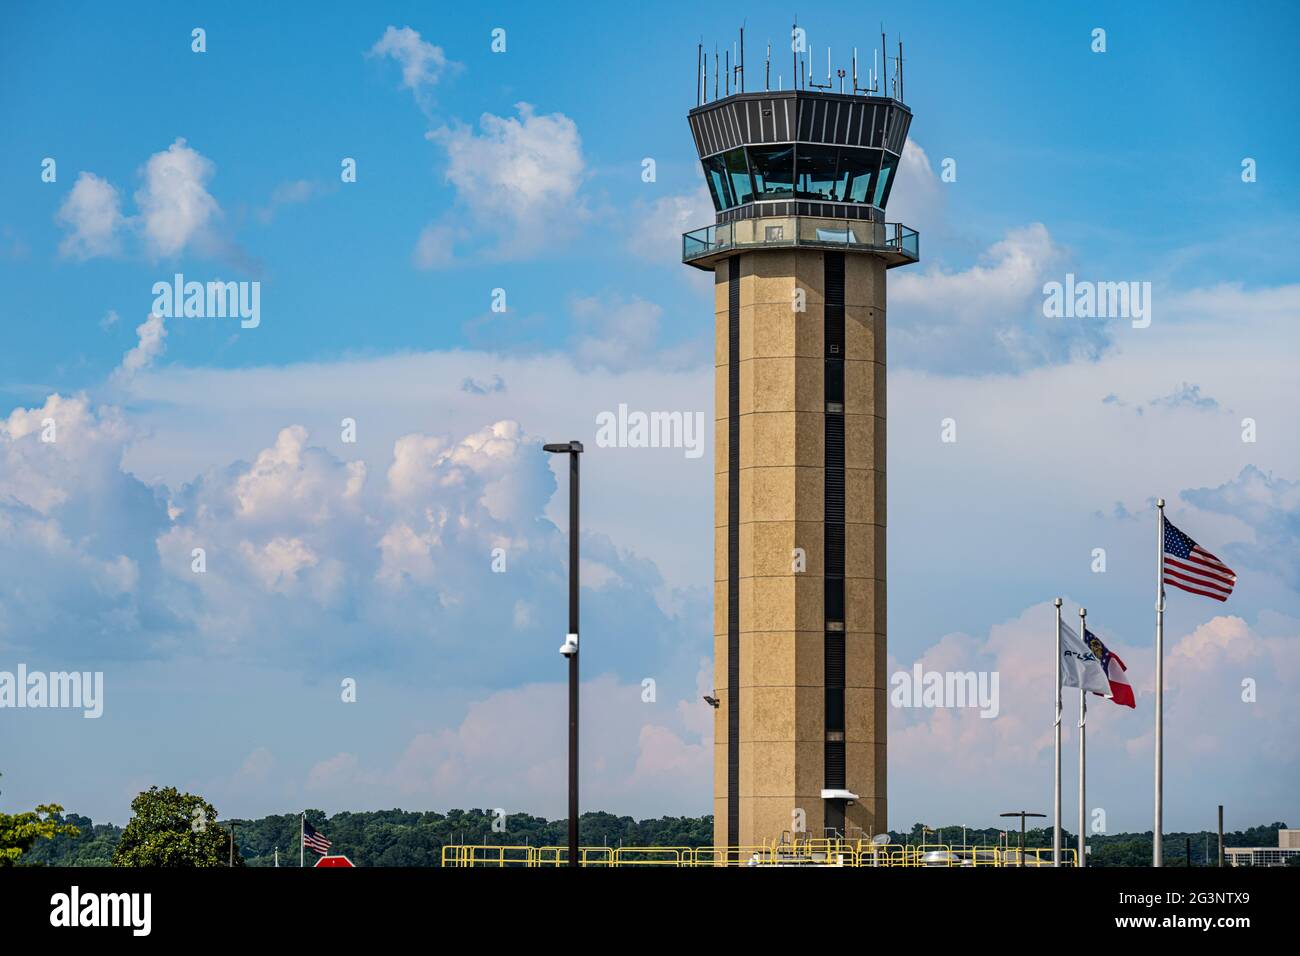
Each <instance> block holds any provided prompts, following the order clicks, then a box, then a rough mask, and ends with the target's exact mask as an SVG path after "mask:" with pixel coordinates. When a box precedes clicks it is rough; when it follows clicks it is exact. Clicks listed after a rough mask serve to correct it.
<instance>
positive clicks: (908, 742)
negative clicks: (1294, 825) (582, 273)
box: [889, 602, 1300, 831]
mask: <svg viewBox="0 0 1300 956" xmlns="http://www.w3.org/2000/svg"><path fill="white" fill-rule="evenodd" d="M1067 603H1068V602H1067ZM1054 612H1055V609H1054V608H1053V607H1052V605H1051V604H1049V603H1047V602H1043V603H1041V604H1037V605H1034V606H1033V607H1030V608H1027V609H1026V610H1025V611H1024V612H1022V613H1021V614H1020V615H1019V616H1018V617H1016V618H1013V619H1012V620H1009V621H1006V622H1004V623H1002V624H998V625H995V626H994V627H992V628H990V630H989V632H988V634H987V636H986V637H985V636H981V637H972V636H970V635H965V634H950V635H946V636H945V637H943V638H942V639H940V640H939V641H938V642H937V643H935V644H933V645H932V646H931V647H930V648H929V649H928V650H926V651H925V653H924V654H923V655H922V657H921V658H920V660H921V663H922V666H923V668H924V669H925V670H927V671H931V670H933V671H939V672H941V673H942V672H949V671H957V672H968V671H976V672H978V671H987V672H996V673H997V674H998V675H999V678H1000V680H999V690H1000V698H1001V700H1000V705H1001V706H1000V712H999V714H998V716H997V717H996V718H994V719H983V718H981V717H980V716H979V711H978V710H977V709H973V708H967V709H956V708H950V709H917V708H891V710H890V714H889V722H890V726H889V743H890V753H891V757H892V765H891V768H890V771H891V781H893V782H894V783H893V792H892V793H891V799H892V801H893V802H894V803H895V804H900V805H905V806H906V807H907V811H906V812H907V813H909V814H913V815H914V817H912V818H914V819H926V818H927V817H928V815H931V814H951V813H952V807H951V805H950V804H949V803H947V802H945V800H944V799H943V798H942V797H941V796H937V795H936V794H935V793H934V792H933V789H932V788H930V787H929V786H928V784H929V783H931V782H932V781H933V768H934V767H935V766H942V767H944V768H945V773H947V774H949V775H950V776H952V777H954V778H959V779H961V780H962V787H963V791H962V796H963V808H962V809H963V810H964V811H965V812H966V813H967V814H968V815H969V817H970V818H972V819H983V818H992V817H994V816H995V815H996V813H997V812H998V808H999V807H1000V806H1001V804H1002V803H1005V802H1006V801H1007V799H1008V789H1007V779H1006V777H1005V775H1003V774H1001V773H989V768H1008V769H1009V768H1015V776H1016V778H1017V780H1018V781H1019V782H1018V784H1017V787H1018V789H1016V790H1015V791H1014V792H1016V793H1017V794H1019V795H1020V796H1023V797H1025V798H1026V800H1028V802H1031V803H1032V802H1034V801H1035V800H1037V801H1038V802H1039V803H1040V804H1043V803H1044V802H1045V801H1047V802H1050V799H1051V757H1052V704H1051V688H1052V682H1053V680H1054V671H1053V666H1054V665H1053V659H1052V654H1051V650H1050V648H1051V646H1052V645H1051V643H1050V642H1051V639H1052V634H1053V628H1054ZM1066 612H1067V615H1068V614H1070V612H1071V609H1070V608H1069V607H1068V606H1067V609H1066ZM1296 623H1297V622H1290V624H1291V625H1295V624H1296ZM1089 626H1090V627H1091V628H1093V629H1094V630H1095V631H1096V632H1097V633H1098V634H1099V635H1100V636H1101V637H1102V639H1103V640H1105V641H1106V642H1107V645H1108V646H1109V647H1110V648H1111V650H1113V651H1115V652H1116V653H1117V654H1119V656H1120V657H1121V658H1122V659H1123V660H1124V662H1125V663H1126V665H1127V667H1128V676H1129V678H1130V681H1131V682H1132V683H1133V685H1134V688H1135V692H1136V694H1137V698H1138V705H1137V709H1136V710H1135V711H1134V710H1128V709H1127V708H1119V707H1117V706H1115V705H1114V704H1112V703H1110V702H1108V701H1106V700H1104V699H1103V698H1100V697H1091V698H1090V705H1089V708H1088V728H1089V733H1088V742H1089V749H1088V769H1089V793H1090V797H1091V800H1092V801H1093V803H1092V805H1093V806H1102V807H1107V808H1112V809H1113V810H1114V812H1113V813H1111V814H1110V816H1109V827H1110V829H1111V830H1112V831H1113V830H1117V829H1129V828H1131V829H1141V828H1142V822H1143V821H1142V818H1141V816H1139V815H1138V813H1137V808H1138V807H1141V808H1142V809H1147V807H1148V804H1147V802H1146V800H1137V799H1134V798H1135V796H1136V794H1135V793H1134V791H1135V789H1136V790H1140V791H1141V792H1142V793H1144V794H1148V795H1149V790H1147V789H1146V788H1147V787H1149V785H1150V781H1149V774H1150V770H1151V760H1152V746H1153V745H1152V736H1151V727H1152V721H1153V702H1152V701H1153V696H1152V694H1153V680H1154V679H1153V677H1152V665H1151V649H1150V646H1149V645H1148V646H1146V647H1140V646H1135V645H1133V644H1132V643H1130V642H1129V641H1128V640H1126V639H1125V638H1124V637H1123V636H1122V635H1120V634H1117V633H1114V632H1112V631H1111V630H1109V629H1106V628H1104V627H1103V626H1102V625H1100V624H1096V625H1094V624H1093V623H1092V621H1091V620H1090V621H1089ZM1297 637H1300V627H1294V628H1293V629H1292V630H1290V631H1289V632H1286V636H1277V637H1265V636H1263V635H1261V634H1259V633H1257V632H1255V631H1253V630H1252V629H1251V628H1250V627H1248V626H1247V625H1246V623H1245V622H1244V621H1242V620H1241V619H1240V618H1235V617H1218V618H1214V619H1212V620H1211V621H1209V622H1208V623H1206V624H1203V625H1200V626H1198V627H1196V628H1195V629H1193V630H1192V631H1191V632H1190V633H1186V634H1182V635H1178V634H1173V633H1170V634H1167V635H1166V658H1165V681H1166V691H1165V695H1166V696H1165V727H1166V731H1165V734H1166V736H1165V744H1166V781H1165V792H1166V808H1167V812H1168V813H1174V814H1177V815H1179V816H1180V817H1181V816H1182V815H1183V814H1186V813H1189V812H1191V811H1192V805H1193V804H1194V802H1195V799H1196V797H1195V793H1196V781H1197V780H1198V779H1199V777H1198V774H1200V773H1201V772H1202V771H1201V768H1202V767H1204V766H1205V763H1206V762H1207V761H1212V762H1213V763H1214V764H1215V766H1217V767H1220V769H1221V771H1222V772H1225V773H1226V772H1229V770H1228V768H1229V767H1231V766H1236V767H1239V768H1240V769H1241V772H1247V771H1246V770H1245V767H1246V766H1247V765H1249V764H1250V762H1251V761H1252V760H1259V759H1280V760H1281V761H1282V763H1283V766H1278V767H1276V768H1275V772H1276V774H1277V776H1278V778H1279V779H1282V780H1285V779H1290V780H1291V781H1294V780H1295V773H1296V770H1297V764H1298V762H1297V758H1296V757H1295V755H1294V753H1291V752H1289V751H1288V746H1289V745H1288V744H1287V741H1288V740H1291V739H1293V738H1294V736H1295V734H1296V732H1297V731H1300V723H1298V722H1297V718H1296V715H1295V713H1294V709H1293V708H1290V707H1289V704H1288V702H1289V701H1290V700H1293V699H1294V695H1295V694H1296V693H1297V692H1300V641H1297V639H1296V638H1297ZM912 663H913V662H912V661H910V660H908V661H897V660H892V659H891V662H890V669H891V673H892V672H894V671H897V670H899V669H904V670H910V668H911V665H912ZM1246 678H1251V679H1253V680H1255V681H1256V682H1257V683H1258V684H1259V685H1260V687H1261V690H1260V693H1259V696H1258V699H1257V701H1256V702H1254V703H1247V702H1245V701H1244V700H1243V696H1242V690H1243V688H1242V680H1243V679H1246ZM1265 688H1266V689H1265ZM1063 694H1064V698H1065V700H1064V708H1065V714H1066V717H1065V722H1064V727H1063V731H1064V734H1063V736H1064V742H1063V745H1062V746H1063V749H1064V750H1065V752H1066V753H1073V752H1074V748H1077V738H1076V737H1075V725H1076V723H1077V711H1078V692H1077V691H1076V690H1074V689H1071V688H1067V689H1065V691H1064V692H1063ZM1243 740H1250V741H1252V745H1251V747H1249V748H1244V747H1243V746H1242V745H1241V741H1243ZM1247 751H1248V752H1249V753H1248V754H1247ZM1067 764H1069V761H1067ZM1068 776H1069V775H1068V772H1067V782H1066V787H1067V792H1069V789H1068V788H1069V787H1070V785H1071V784H1070V782H1069V780H1068ZM899 781H901V782H902V785H901V786H899V783H898V782H899ZM1135 781H1141V784H1140V785H1138V784H1135ZM1026 787H1028V789H1026ZM1274 789H1277V788H1274ZM1184 793H1185V794H1186V797H1184V796H1183V794H1184ZM1049 805H1050V803H1049ZM1121 808H1122V809H1121ZM1242 812H1243V814H1245V817H1246V818H1250V819H1253V818H1254V817H1253V816H1251V815H1250V814H1248V813H1246V812H1245V811H1242ZM912 818H909V819H908V820H906V821H904V820H901V819H895V820H894V821H892V822H894V823H895V824H901V823H905V822H908V823H910V822H911V819H912ZM1071 819H1072V818H1071ZM1147 822H1148V824H1149V819H1148V821H1147ZM1067 825H1068V824H1067Z"/></svg>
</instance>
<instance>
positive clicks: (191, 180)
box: [135, 138, 221, 258]
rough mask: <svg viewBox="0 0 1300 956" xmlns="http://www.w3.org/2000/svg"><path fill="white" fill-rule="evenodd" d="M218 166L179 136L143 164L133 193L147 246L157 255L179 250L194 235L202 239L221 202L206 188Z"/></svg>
mask: <svg viewBox="0 0 1300 956" xmlns="http://www.w3.org/2000/svg"><path fill="white" fill-rule="evenodd" d="M215 171H216V166H215V165H214V164H213V163H212V161H211V160H209V159H207V158H206V157H204V156H202V155H201V154H200V153H199V152H197V151H196V150H194V149H193V148H191V147H190V146H187V145H186V143H185V140H184V139H183V138H178V139H177V140H176V141H175V142H174V143H172V144H171V146H169V147H167V148H166V149H165V150H162V151H161V152H157V153H154V154H153V155H152V156H150V157H149V159H148V160H147V161H146V162H145V164H144V168H143V170H142V175H143V177H144V184H143V185H142V186H141V187H140V189H138V190H137V191H136V193H135V201H136V205H137V206H138V207H139V209H140V225H141V229H142V231H143V236H144V241H145V246H146V249H147V250H148V252H149V254H150V255H151V256H153V257H155V258H170V257H172V256H176V255H179V254H180V253H181V252H182V251H184V250H185V248H186V246H188V245H189V244H190V243H191V242H192V241H194V240H196V239H205V238H207V236H208V230H209V229H210V227H211V225H212V223H213V221H214V220H215V219H216V218H217V217H219V216H220V215H221V207H220V206H218V205H217V201H216V200H215V199H214V198H213V197H212V195H211V194H210V193H209V192H208V190H207V183H208V180H210V179H211V178H212V175H213V173H214V172H215Z"/></svg>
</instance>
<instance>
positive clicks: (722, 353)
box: [713, 311, 731, 366]
mask: <svg viewBox="0 0 1300 956" xmlns="http://www.w3.org/2000/svg"><path fill="white" fill-rule="evenodd" d="M730 340H731V322H730V315H729V313H727V312H725V311H723V312H715V313H714V314H713V364H714V365H715V366H722V365H726V364H727V361H728V359H729V358H730V356H728V354H727V346H728V345H729V344H730Z"/></svg>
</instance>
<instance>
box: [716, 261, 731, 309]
mask: <svg viewBox="0 0 1300 956" xmlns="http://www.w3.org/2000/svg"><path fill="white" fill-rule="evenodd" d="M729 268H730V267H729V266H728V264H727V263H726V262H725V261H724V262H722V263H721V264H720V265H719V266H718V268H716V269H714V270H713V311H714V312H726V311H727V305H728V303H729V302H730V295H731V286H729V285H728V284H727V273H728V270H729Z"/></svg>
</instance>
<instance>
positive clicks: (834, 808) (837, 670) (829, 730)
mask: <svg viewBox="0 0 1300 956" xmlns="http://www.w3.org/2000/svg"><path fill="white" fill-rule="evenodd" d="M823 262H824V268H825V289H826V305H825V308H824V310H823V312H824V319H825V329H824V339H825V343H826V355H825V361H826V370H825V380H826V461H825V463H824V464H825V476H826V477H825V484H824V488H825V497H824V500H823V506H824V507H823V512H824V529H825V530H824V535H825V537H824V540H825V549H824V550H825V572H824V573H825V592H824V593H825V605H824V608H823V612H824V615H825V633H824V635H823V636H824V642H825V643H824V645H823V650H824V659H825V664H824V673H823V679H824V684H825V692H826V712H825V747H826V753H825V759H826V763H825V772H824V776H823V784H822V785H823V786H824V787H825V788H826V789H828V790H843V789H844V788H845V786H846V785H847V784H846V780H847V774H846V768H845V753H844V253H842V252H827V253H825V254H824V255H823ZM826 825H827V826H828V827H833V828H835V829H837V830H838V829H842V828H843V826H844V809H843V804H842V803H840V802H839V801H831V802H830V803H828V804H827V808H826Z"/></svg>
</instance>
